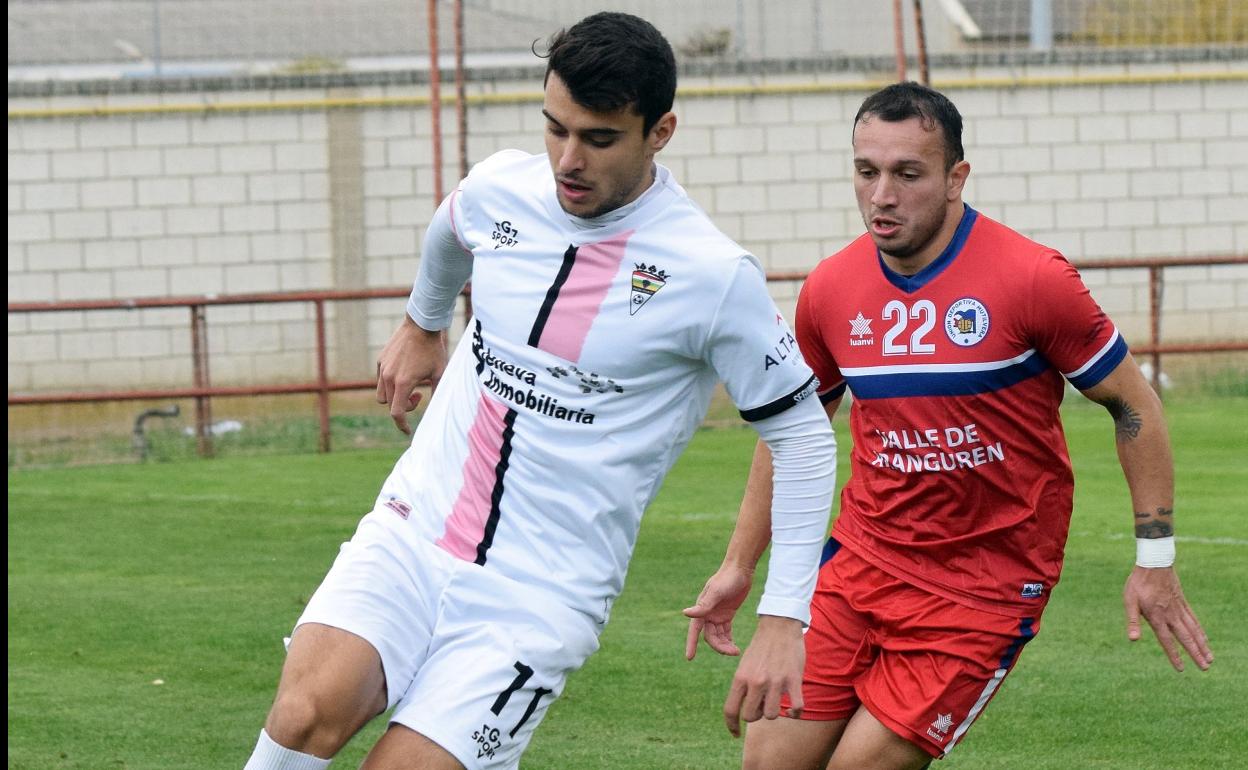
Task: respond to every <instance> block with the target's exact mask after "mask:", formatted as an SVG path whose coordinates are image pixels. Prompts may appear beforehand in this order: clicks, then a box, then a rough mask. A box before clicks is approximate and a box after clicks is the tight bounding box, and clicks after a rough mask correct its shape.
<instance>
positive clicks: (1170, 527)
mask: <svg viewBox="0 0 1248 770" xmlns="http://www.w3.org/2000/svg"><path fill="white" fill-rule="evenodd" d="M1173 534H1174V509H1173V508H1158V509H1157V510H1156V511H1155V512H1149V511H1136V512H1135V536H1136V537H1142V538H1147V539H1149V540H1155V539H1156V538H1159V537H1170V536H1171V535H1173Z"/></svg>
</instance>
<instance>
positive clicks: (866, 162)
mask: <svg viewBox="0 0 1248 770" xmlns="http://www.w3.org/2000/svg"><path fill="white" fill-rule="evenodd" d="M882 165H887V166H888V167H889V168H895V169H904V168H917V169H924V168H927V165H928V164H927V163H926V162H925V161H924V160H923V159H922V158H901V159H899V160H895V161H893V162H892V163H888V164H882V163H877V162H876V161H874V160H871V159H870V158H864V157H863V156H861V155H855V156H854V166H855V167H857V168H861V167H863V166H869V167H871V168H877V167H879V166H882Z"/></svg>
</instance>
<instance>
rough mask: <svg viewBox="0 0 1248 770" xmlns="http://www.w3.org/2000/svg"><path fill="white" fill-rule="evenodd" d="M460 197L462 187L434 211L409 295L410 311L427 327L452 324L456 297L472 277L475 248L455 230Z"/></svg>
mask: <svg viewBox="0 0 1248 770" xmlns="http://www.w3.org/2000/svg"><path fill="white" fill-rule="evenodd" d="M458 197H459V190H456V191H455V192H453V193H451V194H450V195H448V196H447V197H446V198H445V199H444V200H443V201H442V204H441V205H440V206H438V210H437V211H436V212H435V213H434V215H433V220H432V221H431V222H430V223H429V229H428V230H426V231H425V240H424V243H423V245H422V246H421V249H420V270H419V271H417V273H416V282H415V284H414V285H413V286H412V293H411V295H410V296H409V297H408V298H407V314H408V315H409V316H411V318H412V320H413V321H415V322H416V325H417V326H419V327H420V328H422V329H424V330H426V331H438V330H440V329H446V328H448V327H449V326H450V325H451V316H452V315H454V313H455V298H456V297H458V296H459V293H460V291H462V290H463V288H464V284H466V283H468V279H469V278H471V277H472V252H471V251H468V250H467V249H466V248H465V247H464V245H463V243H462V242H461V241H460V240H459V235H458V234H457V233H456V232H455V221H456V219H457V217H456V214H457V213H459V212H458V211H457V210H456V209H458V208H459V206H458V205H457V204H458V202H457V199H458ZM461 221H462V219H461Z"/></svg>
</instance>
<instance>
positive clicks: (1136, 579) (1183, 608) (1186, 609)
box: [1122, 567, 1213, 671]
mask: <svg viewBox="0 0 1248 770" xmlns="http://www.w3.org/2000/svg"><path fill="white" fill-rule="evenodd" d="M1122 603H1123V607H1124V608H1125V609H1126V612H1127V638H1128V639H1130V640H1131V641H1133V642H1134V641H1136V640H1138V639H1139V638H1140V615H1143V616H1144V619H1145V620H1147V621H1148V624H1149V625H1150V626H1152V627H1153V633H1154V634H1156V635H1157V643H1158V644H1160V645H1161V648H1162V649H1163V650H1165V652H1166V656H1167V657H1169V658H1170V665H1172V666H1174V669H1175V670H1176V671H1182V670H1183V658H1182V657H1181V654H1180V652H1179V648H1180V647H1182V649H1184V650H1187V654H1188V655H1189V656H1190V657H1191V659H1192V660H1193V661H1194V662H1195V663H1196V665H1197V666H1199V667H1200V669H1201V670H1202V671H1204V670H1206V669H1208V668H1209V665H1210V664H1211V663H1213V652H1212V651H1211V650H1210V649H1209V637H1208V636H1207V635H1206V634H1205V629H1203V628H1201V627H1200V621H1199V620H1197V619H1196V613H1194V612H1192V608H1191V607H1190V606H1188V604H1187V599H1186V598H1185V597H1184V596H1183V587H1182V586H1180V585H1179V575H1178V573H1176V572H1175V571H1174V568H1173V567H1151V568H1150V567H1136V568H1135V569H1134V570H1132V571H1131V575H1130V576H1129V577H1128V578H1127V585H1126V588H1124V589H1123V591H1122Z"/></svg>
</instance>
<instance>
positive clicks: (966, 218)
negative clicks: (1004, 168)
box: [875, 203, 979, 294]
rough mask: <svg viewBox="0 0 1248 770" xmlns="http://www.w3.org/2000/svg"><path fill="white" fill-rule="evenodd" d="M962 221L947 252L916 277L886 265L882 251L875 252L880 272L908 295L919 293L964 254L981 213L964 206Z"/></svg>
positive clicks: (942, 253) (916, 274)
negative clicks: (959, 255) (967, 240)
mask: <svg viewBox="0 0 1248 770" xmlns="http://www.w3.org/2000/svg"><path fill="white" fill-rule="evenodd" d="M962 209H963V210H962V221H960V222H958V229H957V230H955V231H954V233H953V240H951V241H949V245H948V246H946V247H945V250H944V251H942V252H940V256H939V257H937V258H936V259H934V260H933V261H932V263H931V264H930V265H928V266H927V267H925V268H923V269H922V270H920V271H919V272H917V273H915V274H914V275H902V274H901V273H898V272H896V271H895V270H893V269H892V268H891V267H889V266H888V265H886V264H885V263H884V257H883V256H881V255H880V250H879V249H876V250H875V258H876V259H877V260H879V262H880V270H881V271H883V273H884V277H885V278H887V279H888V282H889V283H891V284H892V285H894V286H896V287H897V288H898V289H901V290H902V291H904V292H906V293H907V294H909V293H912V292H915V291H918V290H919V289H921V288H923V287H924V286H926V285H927V284H928V283H930V282H931V281H933V280H935V278H936V276H938V275H940V274H941V273H943V272H944V271H945V268H947V267H949V265H951V264H953V260H954V259H956V258H957V256H958V254H960V253H961V252H962V247H963V246H964V245H966V239H967V237H968V236H970V234H971V228H972V227H974V225H975V220H976V219H977V218H978V217H979V212H978V211H976V210H975V209H973V208H971V207H970V206H968V205H967V204H965V203H963V204H962Z"/></svg>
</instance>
